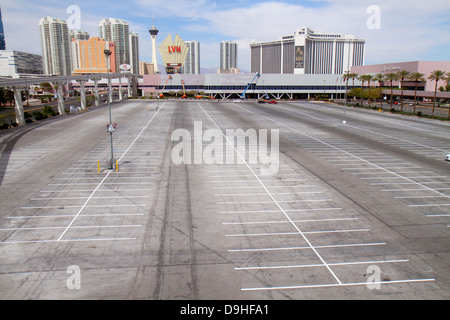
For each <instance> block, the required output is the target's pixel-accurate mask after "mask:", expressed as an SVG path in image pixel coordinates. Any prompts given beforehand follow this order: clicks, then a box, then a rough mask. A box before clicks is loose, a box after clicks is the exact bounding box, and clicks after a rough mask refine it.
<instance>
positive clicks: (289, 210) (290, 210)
mask: <svg viewBox="0 0 450 320" xmlns="http://www.w3.org/2000/svg"><path fill="white" fill-rule="evenodd" d="M333 210H342V208H316V209H284V210H283V211H284V212H308V211H333ZM271 212H278V213H279V212H282V211H280V210H254V211H252V210H245V211H220V212H219V213H271Z"/></svg>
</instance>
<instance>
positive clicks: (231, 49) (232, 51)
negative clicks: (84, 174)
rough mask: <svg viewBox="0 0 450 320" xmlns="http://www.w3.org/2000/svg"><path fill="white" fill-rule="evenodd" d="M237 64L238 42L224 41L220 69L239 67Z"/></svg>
mask: <svg viewBox="0 0 450 320" xmlns="http://www.w3.org/2000/svg"><path fill="white" fill-rule="evenodd" d="M237 65H238V52H237V43H236V42H234V41H222V42H221V43H220V69H221V70H228V69H237V67H238V66H237Z"/></svg>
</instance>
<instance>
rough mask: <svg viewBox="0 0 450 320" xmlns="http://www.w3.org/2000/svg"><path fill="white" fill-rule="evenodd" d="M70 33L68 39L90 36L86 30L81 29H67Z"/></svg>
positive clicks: (87, 38)
mask: <svg viewBox="0 0 450 320" xmlns="http://www.w3.org/2000/svg"><path fill="white" fill-rule="evenodd" d="M69 34H70V39H71V40H72V39H75V40H89V39H90V38H91V36H90V35H89V33H88V32H86V31H82V30H76V29H74V30H70V31H69Z"/></svg>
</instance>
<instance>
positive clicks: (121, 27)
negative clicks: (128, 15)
mask: <svg viewBox="0 0 450 320" xmlns="http://www.w3.org/2000/svg"><path fill="white" fill-rule="evenodd" d="M98 30H99V37H100V38H101V39H104V40H106V41H114V43H115V46H116V70H119V66H120V65H122V64H130V65H131V56H130V29H129V26H128V22H126V21H125V20H122V19H114V18H108V19H103V20H101V21H100V23H99V25H98Z"/></svg>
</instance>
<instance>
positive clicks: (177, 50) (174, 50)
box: [168, 46, 181, 53]
mask: <svg viewBox="0 0 450 320" xmlns="http://www.w3.org/2000/svg"><path fill="white" fill-rule="evenodd" d="M168 48H169V53H181V47H180V46H168Z"/></svg>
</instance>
